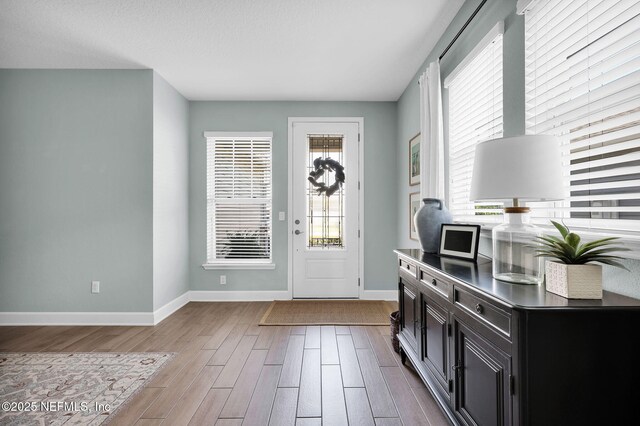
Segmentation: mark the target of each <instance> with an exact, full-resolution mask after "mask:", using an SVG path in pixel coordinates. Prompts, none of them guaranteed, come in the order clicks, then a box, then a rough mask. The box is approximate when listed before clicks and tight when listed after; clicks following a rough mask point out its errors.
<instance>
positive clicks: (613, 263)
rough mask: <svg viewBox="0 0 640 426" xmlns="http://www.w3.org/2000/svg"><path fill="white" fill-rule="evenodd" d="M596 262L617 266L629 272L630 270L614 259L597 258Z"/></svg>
mask: <svg viewBox="0 0 640 426" xmlns="http://www.w3.org/2000/svg"><path fill="white" fill-rule="evenodd" d="M598 262H600V263H604V264H605V265H611V266H615V267H617V268H622V269H624V270H625V271H627V272H631V271H629V268H627V267H626V266H624V265H623V264H622V263H620V262H618V261H615V260H609V259H604V260H598Z"/></svg>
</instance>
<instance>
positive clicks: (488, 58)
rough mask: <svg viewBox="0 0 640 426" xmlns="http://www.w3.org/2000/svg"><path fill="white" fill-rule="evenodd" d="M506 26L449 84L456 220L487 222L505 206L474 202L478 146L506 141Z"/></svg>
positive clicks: (451, 197)
mask: <svg viewBox="0 0 640 426" xmlns="http://www.w3.org/2000/svg"><path fill="white" fill-rule="evenodd" d="M502 33H503V30H502V23H499V24H498V25H496V27H494V29H493V30H492V31H491V32H490V33H489V34H487V36H486V37H485V38H484V39H483V40H482V41H481V42H480V43H479V44H478V46H477V47H476V48H475V49H474V50H473V51H472V52H471V53H470V54H469V55H468V56H467V57H466V58H465V59H464V60H463V61H462V62H461V63H460V65H458V67H457V68H456V69H455V70H454V71H452V72H451V74H449V76H448V77H447V78H446V79H445V88H446V89H448V94H449V168H448V170H449V209H450V210H451V213H452V214H453V216H454V218H455V219H456V220H461V221H474V222H478V221H483V219H487V218H486V216H491V215H496V214H501V213H502V211H501V209H502V204H500V203H496V202H489V203H486V202H484V203H475V202H473V201H470V200H469V192H470V189H471V174H472V171H473V158H474V154H475V147H476V145H477V144H478V143H479V142H482V141H484V140H488V139H493V138H497V137H501V136H502Z"/></svg>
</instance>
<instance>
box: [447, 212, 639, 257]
mask: <svg viewBox="0 0 640 426" xmlns="http://www.w3.org/2000/svg"><path fill="white" fill-rule="evenodd" d="M500 218H501V220H500V221H497V222H488V221H469V220H460V219H456V218H454V219H453V222H454V223H465V224H472V225H480V226H481V230H480V233H481V235H482V236H483V237H488V238H491V231H492V230H493V228H494V227H496V226H498V225H500V224H502V216H500ZM535 225H536V226H538V227H539V228H542V229H543V230H544V232H545V233H547V234H552V235H555V236H557V237H559V236H560V233H559V232H558V231H557V230H556V229H555V228H554V227H553V226H551V225H540V224H535ZM571 230H572V231H574V232H576V233H577V234H579V235H580V236H581V237H582V239H583V242H589V241H594V240H597V239H600V238H606V237H618V238H620V240H618V243H619V245H622V246H623V247H625V248H628V249H630V251H625V252H619V253H612V254H614V255H618V256H621V257H623V258H626V259H634V260H640V233H637V232H630V231H627V232H624V231H617V230H605V229H586V228H580V227H574V226H572V227H571Z"/></svg>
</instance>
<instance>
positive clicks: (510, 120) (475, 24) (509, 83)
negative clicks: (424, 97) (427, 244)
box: [396, 0, 640, 297]
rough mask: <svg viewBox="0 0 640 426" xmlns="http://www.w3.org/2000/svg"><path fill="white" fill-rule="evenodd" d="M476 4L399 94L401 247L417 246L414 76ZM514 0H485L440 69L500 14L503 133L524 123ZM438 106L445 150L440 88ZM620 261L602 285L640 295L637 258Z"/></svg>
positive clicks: (520, 23) (520, 35) (485, 247)
mask: <svg viewBox="0 0 640 426" xmlns="http://www.w3.org/2000/svg"><path fill="white" fill-rule="evenodd" d="M478 4H480V0H473V1H466V2H465V3H464V5H463V6H462V7H461V8H460V11H459V12H458V14H457V15H456V16H455V18H454V19H453V21H452V22H451V24H450V25H449V27H448V28H447V30H446V31H445V33H444V34H443V36H442V37H441V38H440V40H439V41H438V43H437V44H436V46H435V47H434V49H433V51H432V52H431V53H430V54H429V55H428V56H427V58H426V59H425V61H424V63H423V64H422V65H421V66H420V68H419V69H418V70H417V72H416V74H415V76H414V78H413V79H412V80H411V81H410V82H409V84H408V85H407V88H406V89H405V91H404V93H403V94H402V96H401V97H400V99H399V100H398V106H397V107H398V134H397V149H398V156H397V161H398V176H397V177H396V179H397V182H398V191H397V197H398V199H397V205H398V217H399V218H400V220H399V222H398V245H399V246H400V247H410V248H417V247H419V244H418V242H417V241H413V240H410V239H409V206H408V205H409V193H410V192H414V191H418V190H419V189H418V186H413V187H410V186H409V184H408V167H409V160H408V149H409V148H408V146H409V140H410V139H411V138H412V137H413V136H415V135H416V133H418V132H419V131H420V116H419V115H420V92H419V86H418V84H417V81H418V77H419V76H420V75H421V74H422V73H423V72H424V70H425V68H426V67H427V65H428V64H429V63H431V62H433V61H435V60H437V59H438V57H439V56H440V54H441V53H442V51H443V50H444V48H445V47H446V46H447V45H448V44H449V42H450V41H451V40H452V39H453V37H454V36H455V34H456V33H457V32H458V30H459V29H460V28H462V25H463V24H464V22H465V21H466V20H467V19H468V17H469V16H471V14H472V13H473V11H474V10H475V8H476V7H477V6H478ZM515 11H516V0H491V1H488V2H487V3H486V4H485V5H484V6H483V8H482V10H481V11H480V12H479V13H478V15H477V16H476V17H475V18H474V20H473V21H472V22H471V24H470V25H469V26H468V27H467V29H466V30H465V31H464V32H463V33H462V35H461V36H460V38H459V39H458V40H457V41H456V43H455V44H454V45H453V47H452V48H451V50H449V52H448V53H447V55H446V56H445V57H444V58H443V59H442V62H441V64H440V72H441V77H442V80H443V81H444V79H445V77H446V76H447V75H448V74H449V73H450V72H451V71H453V69H454V68H455V67H456V65H458V64H459V63H460V61H462V60H463V59H464V58H465V57H466V55H467V54H468V53H469V52H470V51H471V50H472V49H473V48H474V47H475V45H476V44H477V42H478V41H480V40H481V39H482V37H484V35H485V34H486V33H487V32H488V31H489V30H490V29H491V28H492V27H493V26H494V25H495V24H496V23H497V22H498V21H499V20H504V26H505V32H504V39H503V54H504V57H503V85H504V107H503V108H504V135H505V136H511V135H517V134H523V133H524V129H525V119H524V117H525V107H524V98H525V96H524V18H523V17H522V16H520V15H517V14H516V13H515ZM443 108H444V112H445V114H444V115H445V122H444V127H445V151H446V145H447V142H448V141H447V127H448V123H447V119H446V117H447V113H446V112H447V108H448V103H447V91H446V90H444V89H443ZM480 252H481V253H482V254H485V255H487V256H491V238H490V237H487V236H486V235H485V236H483V237H482V238H481V241H480ZM624 263H625V265H626V266H627V267H628V268H629V269H630V270H631V272H627V271H624V270H620V269H616V268H612V267H609V266H605V267H604V273H603V282H604V284H603V285H604V287H605V289H607V290H611V291H615V292H618V293H622V294H626V295H630V296H633V297H640V261H637V260H627V261H625V262H624Z"/></svg>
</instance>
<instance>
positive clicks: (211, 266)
mask: <svg viewBox="0 0 640 426" xmlns="http://www.w3.org/2000/svg"><path fill="white" fill-rule="evenodd" d="M202 268H203V269H206V270H216V269H276V264H275V263H203V264H202Z"/></svg>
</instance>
